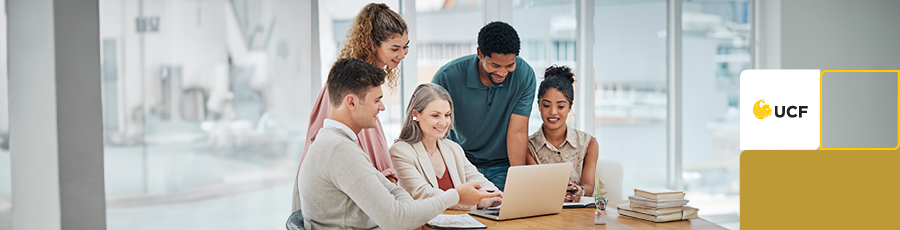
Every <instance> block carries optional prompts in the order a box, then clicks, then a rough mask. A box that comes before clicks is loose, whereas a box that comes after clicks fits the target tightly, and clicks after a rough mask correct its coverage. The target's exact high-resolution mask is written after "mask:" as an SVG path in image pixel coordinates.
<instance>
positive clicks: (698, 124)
mask: <svg viewBox="0 0 900 230" xmlns="http://www.w3.org/2000/svg"><path fill="white" fill-rule="evenodd" d="M682 9H683V14H682V30H683V32H682V33H683V37H682V55H683V59H682V64H683V67H684V68H683V71H684V72H683V73H682V76H683V82H682V85H683V86H682V87H683V88H682V89H683V91H682V92H683V93H682V111H683V114H684V116H683V118H682V122H684V123H683V125H682V127H683V130H682V133H681V136H682V140H683V141H684V142H683V156H682V157H683V162H684V165H683V170H684V173H683V179H684V187H685V191H686V192H687V196H688V197H687V198H688V199H690V200H691V205H692V206H695V207H698V208H700V209H701V210H703V212H701V217H703V218H705V219H707V220H710V221H712V222H715V223H717V224H720V225H722V226H725V227H729V228H730V227H738V226H739V223H740V216H739V215H738V213H739V211H740V194H741V192H740V153H741V151H740V150H739V149H738V146H739V143H740V140H739V133H740V132H739V127H740V126H739V120H740V119H739V116H738V107H737V105H738V95H739V91H738V89H740V87H739V82H740V81H739V80H738V76H740V74H741V71H743V70H745V69H749V68H751V66H750V19H749V15H750V12H749V1H747V0H725V1H702V2H685V3H684V5H682Z"/></svg>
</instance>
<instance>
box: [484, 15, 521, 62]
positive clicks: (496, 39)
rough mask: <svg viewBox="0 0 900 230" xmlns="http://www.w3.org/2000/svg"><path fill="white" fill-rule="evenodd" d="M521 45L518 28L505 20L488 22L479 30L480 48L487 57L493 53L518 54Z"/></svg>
mask: <svg viewBox="0 0 900 230" xmlns="http://www.w3.org/2000/svg"><path fill="white" fill-rule="evenodd" d="M519 45H520V41H519V34H518V33H516V29H513V27H512V26H510V25H509V24H506V23H505V22H501V21H495V22H491V23H488V24H487V25H485V26H484V27H481V31H479V32H478V49H480V50H481V54H482V55H484V56H486V57H490V56H491V54H516V56H518V55H519Z"/></svg>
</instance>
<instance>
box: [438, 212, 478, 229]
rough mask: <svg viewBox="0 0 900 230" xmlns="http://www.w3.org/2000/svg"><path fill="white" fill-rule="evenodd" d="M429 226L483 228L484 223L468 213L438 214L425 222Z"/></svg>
mask: <svg viewBox="0 0 900 230" xmlns="http://www.w3.org/2000/svg"><path fill="white" fill-rule="evenodd" d="M425 225H427V226H428V227H429V228H442V229H485V228H487V226H486V225H484V224H482V223H481V222H479V221H478V220H476V219H475V218H473V217H472V216H470V215H469V214H458V215H450V214H440V215H438V216H437V217H435V218H434V219H431V220H429V221H428V223H425Z"/></svg>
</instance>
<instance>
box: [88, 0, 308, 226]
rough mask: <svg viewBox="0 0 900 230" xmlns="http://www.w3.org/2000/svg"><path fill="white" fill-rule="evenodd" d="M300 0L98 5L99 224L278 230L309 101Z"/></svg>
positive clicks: (105, 0) (104, 0) (121, 0)
mask: <svg viewBox="0 0 900 230" xmlns="http://www.w3.org/2000/svg"><path fill="white" fill-rule="evenodd" d="M312 10H315V9H309V7H308V3H307V4H304V2H303V1H274V0H263V1H250V0H230V1H177V0H155V1H154V0H147V1H125V0H101V1H100V33H101V34H100V39H101V40H100V41H98V42H100V48H101V50H100V53H101V56H100V57H99V58H100V60H101V78H102V81H101V82H102V95H101V97H102V103H103V111H102V113H103V125H104V127H103V130H104V141H105V142H104V144H105V147H104V152H105V154H104V158H105V159H104V161H105V184H106V196H107V203H106V205H107V226H108V228H109V229H277V228H283V227H284V223H285V220H287V217H288V216H289V215H290V214H291V213H290V209H291V196H290V194H291V192H292V190H293V189H292V187H291V186H292V185H293V179H294V175H295V173H296V170H297V161H298V160H299V159H298V157H299V154H300V151H302V149H303V138H304V136H305V133H306V126H307V120H308V116H309V112H308V111H309V109H308V108H309V107H310V106H311V102H310V101H311V100H312V98H311V96H310V95H309V94H308V93H303V92H301V90H298V89H301V88H302V87H303V85H304V82H308V81H309V79H310V76H308V75H304V74H305V73H307V72H304V71H308V70H309V69H310V68H311V67H310V66H309V64H308V63H309V61H308V60H309V59H308V56H309V55H310V48H309V47H307V46H308V45H304V44H308V42H309V40H310V38H309V36H308V35H306V34H304V33H303V32H302V30H301V26H302V25H298V24H301V23H302V22H304V21H308V20H309V19H308V15H309V14H310V13H311V12H312Z"/></svg>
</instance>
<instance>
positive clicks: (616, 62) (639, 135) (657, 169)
mask: <svg viewBox="0 0 900 230" xmlns="http://www.w3.org/2000/svg"><path fill="white" fill-rule="evenodd" d="M594 33H595V34H594V68H595V70H596V76H595V84H596V85H594V89H595V92H594V114H595V115H594V122H595V127H596V131H595V132H594V133H595V135H594V136H595V137H596V138H597V141H598V143H599V144H600V155H599V158H600V159H610V160H616V161H619V162H621V163H622V165H623V168H624V170H625V172H624V182H623V188H624V190H623V191H624V195H625V196H626V198H627V195H628V194H630V193H629V191H631V190H630V189H633V188H637V187H648V186H650V187H665V186H666V106H667V102H666V100H667V99H666V98H667V96H666V92H667V87H666V1H664V0H646V1H614V0H601V1H596V2H595V10H594Z"/></svg>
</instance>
